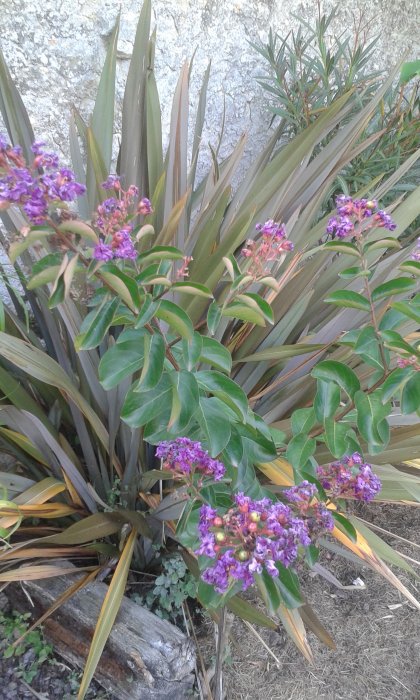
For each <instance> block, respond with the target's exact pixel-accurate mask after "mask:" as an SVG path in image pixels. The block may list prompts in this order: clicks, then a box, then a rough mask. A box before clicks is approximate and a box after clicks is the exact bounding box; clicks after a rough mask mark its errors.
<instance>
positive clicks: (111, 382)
mask: <svg viewBox="0 0 420 700" xmlns="http://www.w3.org/2000/svg"><path fill="white" fill-rule="evenodd" d="M143 335H144V331H140V332H139V333H138V336H137V337H136V338H133V339H131V340H126V341H124V342H121V343H117V344H116V345H114V346H113V347H111V348H109V350H107V351H106V353H105V355H104V356H103V357H102V359H101V361H100V363H99V381H100V382H101V384H102V386H103V387H104V389H106V390H107V391H108V390H109V389H113V388H114V387H115V386H117V385H118V384H119V383H120V382H121V381H122V380H123V379H125V378H126V377H128V376H130V375H131V374H134V372H137V371H138V370H139V369H140V368H141V366H142V365H143V357H144V355H143V347H144V344H143V342H144V341H143Z"/></svg>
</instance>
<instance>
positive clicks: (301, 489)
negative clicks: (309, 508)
mask: <svg viewBox="0 0 420 700" xmlns="http://www.w3.org/2000/svg"><path fill="white" fill-rule="evenodd" d="M316 493H317V488H316V486H315V484H310V483H309V481H306V480H305V481H301V483H300V484H297V486H292V487H291V488H290V489H285V490H284V491H283V494H284V495H285V496H286V499H287V500H288V501H289V503H298V504H307V505H309V503H310V502H311V501H312V499H313V498H314V496H315V494H316Z"/></svg>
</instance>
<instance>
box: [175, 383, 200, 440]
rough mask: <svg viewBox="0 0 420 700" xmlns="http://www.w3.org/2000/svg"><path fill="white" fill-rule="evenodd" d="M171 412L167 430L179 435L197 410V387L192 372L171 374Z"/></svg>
mask: <svg viewBox="0 0 420 700" xmlns="http://www.w3.org/2000/svg"><path fill="white" fill-rule="evenodd" d="M169 378H170V380H171V382H172V410H171V415H170V417H169V423H168V430H170V432H173V433H180V432H182V431H183V430H185V428H186V427H187V425H188V423H189V422H190V420H191V419H192V418H193V417H194V415H195V413H196V411H197V408H198V398H199V392H198V385H197V381H196V379H195V376H194V374H192V372H188V371H187V370H184V369H182V370H180V371H179V372H171V373H170V374H169Z"/></svg>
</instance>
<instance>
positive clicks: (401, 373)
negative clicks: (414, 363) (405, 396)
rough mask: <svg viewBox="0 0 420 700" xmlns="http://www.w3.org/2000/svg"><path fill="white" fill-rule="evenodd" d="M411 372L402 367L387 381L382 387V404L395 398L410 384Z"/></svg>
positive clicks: (392, 373)
mask: <svg viewBox="0 0 420 700" xmlns="http://www.w3.org/2000/svg"><path fill="white" fill-rule="evenodd" d="M410 376H411V372H410V371H409V370H407V369H404V368H402V367H397V368H396V369H394V370H393V371H392V372H391V374H390V375H389V376H388V377H387V378H386V379H385V381H384V383H383V384H382V386H381V395H382V402H383V403H385V402H386V401H389V400H390V399H392V398H393V397H395V396H396V395H397V393H398V391H399V390H400V389H401V388H402V387H403V386H404V385H405V384H406V383H407V382H408V380H409V379H410Z"/></svg>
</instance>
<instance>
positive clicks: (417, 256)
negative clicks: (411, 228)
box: [411, 238, 420, 262]
mask: <svg viewBox="0 0 420 700" xmlns="http://www.w3.org/2000/svg"><path fill="white" fill-rule="evenodd" d="M411 259H412V260H415V261H416V262H420V238H418V239H417V243H416V247H415V248H414V250H413V252H412V253H411Z"/></svg>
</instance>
